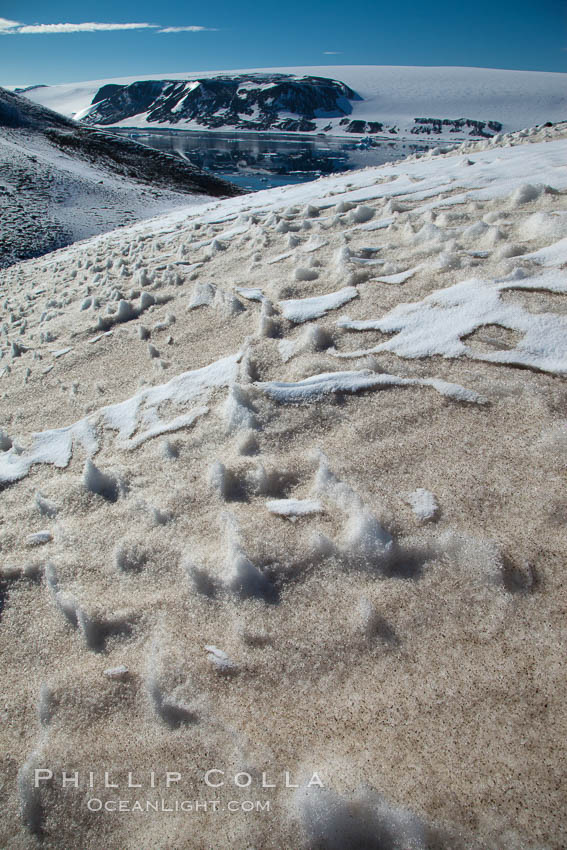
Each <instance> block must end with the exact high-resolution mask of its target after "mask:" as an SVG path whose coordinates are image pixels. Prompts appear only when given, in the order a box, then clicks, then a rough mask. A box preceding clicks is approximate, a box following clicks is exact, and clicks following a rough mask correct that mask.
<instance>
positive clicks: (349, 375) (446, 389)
mask: <svg viewBox="0 0 567 850" xmlns="http://www.w3.org/2000/svg"><path fill="white" fill-rule="evenodd" d="M254 386H256V387H257V388H258V389H259V390H261V391H262V392H264V393H266V395H268V396H270V398H273V399H274V400H275V401H278V402H282V403H286V404H290V403H301V402H315V401H318V400H319V399H321V398H323V396H325V395H330V394H333V393H357V392H361V391H363V390H377V389H386V388H388V387H406V386H424V387H428V386H429V387H433V389H435V390H437V392H438V393H440V394H441V395H444V396H447V397H448V398H453V399H455V400H456V401H463V402H469V403H473V404H484V403H485V402H486V399H485V398H484V397H483V396H481V395H479V394H478V393H476V392H474V390H469V389H466V388H465V387H461V386H460V385H459V384H452V383H449V382H447V381H442V380H440V379H438V378H399V377H397V376H396V375H388V374H386V373H384V374H378V373H376V372H372V371H371V370H370V369H361V370H359V371H353V372H323V373H321V374H320V375H312V376H311V377H309V378H304V379H303V380H302V381H291V382H286V381H258V382H256V383H255V385H254Z"/></svg>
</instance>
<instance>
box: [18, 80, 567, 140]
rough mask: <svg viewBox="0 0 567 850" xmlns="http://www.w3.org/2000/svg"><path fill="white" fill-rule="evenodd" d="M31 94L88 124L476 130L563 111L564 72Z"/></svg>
mask: <svg viewBox="0 0 567 850" xmlns="http://www.w3.org/2000/svg"><path fill="white" fill-rule="evenodd" d="M25 94H26V96H27V97H29V98H30V99H32V100H35V101H36V102H38V103H42V104H44V105H45V106H49V107H50V108H52V109H55V110H56V111H59V112H61V113H63V114H64V115H67V116H73V117H76V118H79V119H81V120H83V121H85V122H87V123H90V124H92V125H101V126H120V127H153V128H156V129H167V128H172V129H177V130H207V129H211V130H219V129H226V130H231V131H233V130H234V129H238V130H239V131H243V132H246V131H257V132H258V131H259V132H265V131H270V132H294V131H296V132H297V131H298V132H301V133H314V134H316V133H325V134H329V135H333V136H337V135H343V136H350V135H352V134H354V135H378V136H379V135H385V136H386V137H388V138H390V137H394V138H398V139H401V138H408V139H412V140H415V139H420V138H421V139H423V138H427V139H431V138H439V139H441V140H447V141H459V140H462V139H470V138H482V137H488V136H493V135H494V134H497V133H499V132H500V131H503V132H510V131H515V130H519V129H522V128H524V127H527V126H532V125H534V124H540V123H544V122H546V121H551V122H557V121H561V120H563V119H565V117H566V116H567V74H560V73H547V72H545V73H544V72H534V71H505V70H494V69H486V68H420V67H390V66H378V65H376V66H373V65H371V66H320V67H311V68H310V67H292V68H268V69H248V70H235V71H223V72H205V73H201V72H190V73H184V74H180V73H175V74H154V75H148V76H140V77H129V78H118V79H111V80H94V81H90V82H83V83H69V84H66V85H58V86H36V87H33V88H31V89H28V90H27V91H26V92H25Z"/></svg>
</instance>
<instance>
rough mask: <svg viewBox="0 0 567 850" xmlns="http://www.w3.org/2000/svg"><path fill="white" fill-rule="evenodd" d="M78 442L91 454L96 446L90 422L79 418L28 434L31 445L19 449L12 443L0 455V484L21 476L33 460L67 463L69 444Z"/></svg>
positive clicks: (58, 464)
mask: <svg viewBox="0 0 567 850" xmlns="http://www.w3.org/2000/svg"><path fill="white" fill-rule="evenodd" d="M77 443H78V444H79V445H81V446H82V447H83V449H84V450H85V451H86V452H87V453H88V454H92V453H93V452H94V451H95V450H96V448H97V441H96V436H95V432H94V428H93V423H92V421H90V420H89V419H83V420H81V421H80V422H76V423H75V424H74V425H70V426H68V427H67V428H55V429H52V430H49V431H41V432H39V433H35V434H32V445H31V447H30V448H29V449H27V450H26V449H24V450H21V449H19V448H16V447H14V446H12V447H11V448H10V449H8V450H7V451H4V452H2V453H1V454H0V483H11V482H13V481H18V480H19V479H21V478H25V476H26V475H27V474H28V472H29V469H30V467H31V466H33V464H36V463H47V464H52V465H53V466H57V467H59V468H61V469H62V468H64V467H66V466H67V465H68V464H69V461H70V460H71V456H72V454H73V447H74V445H76V444H77Z"/></svg>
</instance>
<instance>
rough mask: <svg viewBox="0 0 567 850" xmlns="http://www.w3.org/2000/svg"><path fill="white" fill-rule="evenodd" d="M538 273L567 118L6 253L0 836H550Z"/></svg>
mask: <svg viewBox="0 0 567 850" xmlns="http://www.w3.org/2000/svg"><path fill="white" fill-rule="evenodd" d="M566 270H567V125H565V124H562V125H555V126H552V127H537V128H534V129H533V130H527V131H522V132H519V133H515V134H512V135H509V134H505V135H501V136H499V137H498V138H497V139H496V140H493V141H491V142H483V143H474V144H471V143H469V144H467V145H464V146H462V147H461V148H459V149H457V150H455V151H454V152H453V153H450V154H443V153H438V154H428V155H425V156H422V157H412V158H410V159H407V160H404V161H402V162H395V163H390V164H388V165H386V166H382V167H380V168H369V169H365V170H362V171H358V172H354V173H349V174H347V175H343V176H338V177H331V178H325V179H321V180H318V181H316V182H313V183H308V184H303V185H301V186H291V187H286V188H283V189H272V190H268V191H263V192H259V193H256V194H254V195H247V196H242V197H237V198H232V199H228V200H224V201H213V202H207V203H201V204H199V205H197V204H194V205H193V206H187V207H184V208H183V209H178V210H175V211H174V212H172V213H170V214H168V215H166V216H162V217H160V218H156V219H152V220H149V221H143V222H139V223H137V224H135V225H133V226H130V227H125V228H122V229H120V230H118V231H114V232H111V233H106V234H102V235H99V236H96V237H94V238H92V239H89V240H87V241H84V242H81V243H76V244H74V245H71V246H70V247H68V248H65V249H62V250H59V251H57V252H55V253H51V254H48V255H46V256H44V257H42V258H40V259H35V260H30V261H27V262H23V263H18V264H17V265H14V266H12V267H11V268H9V269H7V270H5V271H4V272H2V273H1V277H0V303H1V304H2V321H1V324H0V394H1V398H2V406H1V418H0V488H1V489H0V500H1V503H2V511H1V520H0V565H1V575H0V647H1V652H2V658H3V664H4V672H3V683H4V687H3V699H2V711H3V714H4V723H3V724H2V728H1V731H0V753H1V758H2V772H1V775H0V780H1V781H0V797H1V800H2V813H3V817H2V824H1V826H0V835H1V840H0V844H1V845H2V846H4V847H10V848H11V850H12V848H21V849H22V850H24V849H25V850H28V849H29V848H34V847H38V846H44V847H54V848H63V847H67V848H71V847H72V848H75V847H77V848H78V847H81V848H84V850H88V849H89V848H90V849H91V850H100V848H101V847H108V848H110V847H113V848H121V850H141V848H143V850H150V848H152V850H153V848H163V850H166V848H167V850H172V849H173V848H179V850H181V848H184V850H206V849H207V848H213V847H214V848H239V850H244V848H248V850H251V848H256V850H282V848H286V850H288V848H290V850H291V848H293V850H303V849H304V848H305V850H321V848H326V850H332V848H337V850H347V848H349V850H351V848H365V850H370V848H376V849H377V848H381V849H382V850H384V848H386V850H402V848H403V850H407V848H412V850H418V848H421V850H425V848H429V850H433V848H437V849H438V850H481V849H482V848H487V849H488V848H490V850H496V848H498V850H536V848H538V850H542V848H548V850H560V848H562V847H565V845H566V842H567V832H566V831H565V823H566V820H565V800H564V789H563V783H562V776H563V774H564V769H565V757H566V749H565V747H566V744H565V742H566V740H567V734H566V733H567V718H566V714H565V704H566V693H565V675H564V658H563V656H564V652H563V643H562V638H561V634H562V630H563V629H564V619H565V608H566V604H567V596H566V590H565V582H564V567H565V551H566V544H567V534H566V528H567V497H566V493H565V474H566V469H567V467H566V458H567V423H566V416H567V388H566V386H565V376H566V375H567V347H566V342H565V341H566V340H567V301H566V299H567V277H566ZM211 770H212V771H213V773H212V774H207V771H211ZM36 771H40V773H39V774H38V773H36ZM215 771H216V772H215ZM219 771H222V773H220V772H219ZM64 772H65V775H64ZM105 772H106V773H107V776H106V781H105ZM206 776H208V778H209V780H210V782H211V783H213V784H214V786H215V787H212V785H211V784H209V785H208V784H207V783H206V780H205V777H206ZM69 777H71V779H69ZM248 778H249V780H250V781H249V782H248ZM65 779H66V780H67V781H65ZM221 782H223V783H224V784H219V783H221ZM93 801H95V802H93ZM118 801H126V803H124V807H125V808H123V809H122V810H121V811H120V810H117V809H118ZM148 801H149V802H150V803H151V805H150V807H149V808H148ZM182 801H185V802H186V803H187V801H189V803H190V804H191V806H192V809H189V810H188V809H187V808H185V809H183V808H181V807H179V806H178V807H177V808H176V803H177V804H179V803H180V802H182ZM199 801H200V802H201V804H203V803H207V801H217V807H216V809H213V808H210V807H209V808H203V807H201V809H200V810H195V804H196V802H199ZM247 801H251V802H252V805H253V810H252V811H248V810H247ZM99 802H100V806H101V807H102V810H101V811H97V810H96V809H97V806H98V804H99ZM154 803H155V805H156V806H159V810H158V809H155V808H152V806H153V804H154ZM259 803H261V804H262V807H263V808H261V809H259V808H258V804H259ZM266 803H268V804H269V805H268V806H267V807H266V805H265V804H266ZM232 804H235V805H232ZM243 804H246V805H243ZM163 805H165V806H166V811H163ZM208 805H209V803H207V806H208ZM231 805H232V808H230V806H231ZM105 807H106V808H105Z"/></svg>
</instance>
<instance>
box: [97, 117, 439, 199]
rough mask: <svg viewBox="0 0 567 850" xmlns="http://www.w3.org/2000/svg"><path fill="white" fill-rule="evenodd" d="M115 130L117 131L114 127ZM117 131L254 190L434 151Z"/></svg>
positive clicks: (366, 143)
mask: <svg viewBox="0 0 567 850" xmlns="http://www.w3.org/2000/svg"><path fill="white" fill-rule="evenodd" d="M113 132H116V130H114V129H113ZM119 132H121V134H126V135H128V136H129V137H130V138H132V139H135V140H136V141H137V142H141V143H142V144H144V145H148V146H149V147H151V148H155V149H156V150H160V151H164V152H165V153H173V154H176V155H177V156H179V157H181V159H184V160H186V161H188V162H191V163H192V164H193V165H198V166H199V167H200V168H203V169H205V170H206V171H210V172H211V173H212V174H215V175H217V176H218V177H223V178H224V179H225V180H230V181H231V183H236V184H237V185H238V186H242V187H243V188H245V189H251V190H258V189H269V188H271V187H273V186H284V185H287V184H289V183H304V182H306V181H307V180H315V179H316V178H317V177H321V175H325V174H334V173H336V172H340V171H348V170H350V169H353V168H365V167H366V166H368V165H381V164H382V163H384V162H391V161H392V160H395V159H403V158H404V157H406V156H409V155H410V154H412V153H415V152H416V151H424V150H427V149H428V148H429V147H432V145H426V144H414V143H410V142H407V143H403V142H398V141H392V142H390V141H386V140H382V141H378V140H376V139H369V138H368V137H366V138H365V139H363V140H360V139H356V140H350V139H336V138H334V139H332V138H326V137H325V136H282V135H281V134H270V133H262V134H260V133H243V134H242V135H235V134H233V133H216V132H198V131H187V130H186V131H177V132H175V131H173V132H172V131H170V130H159V131H153V130H152V131H151V132H147V131H145V130H128V131H125V130H122V131H119Z"/></svg>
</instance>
